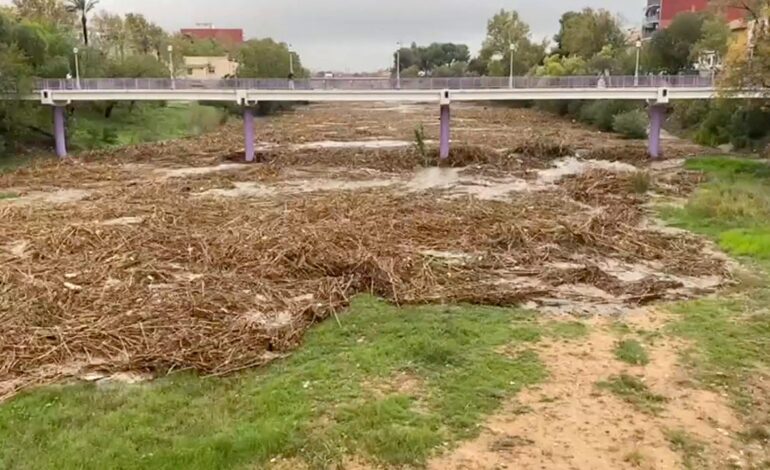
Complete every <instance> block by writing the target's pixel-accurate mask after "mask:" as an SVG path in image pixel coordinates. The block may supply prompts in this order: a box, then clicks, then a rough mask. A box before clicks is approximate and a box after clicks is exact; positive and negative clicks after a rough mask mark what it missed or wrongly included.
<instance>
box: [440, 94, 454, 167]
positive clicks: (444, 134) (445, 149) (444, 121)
mask: <svg viewBox="0 0 770 470" xmlns="http://www.w3.org/2000/svg"><path fill="white" fill-rule="evenodd" d="M450 117H451V114H450V112H449V105H448V104H442V105H441V131H440V134H439V152H438V154H439V158H440V159H441V160H446V159H447V158H449V129H450V126H449V120H450Z"/></svg>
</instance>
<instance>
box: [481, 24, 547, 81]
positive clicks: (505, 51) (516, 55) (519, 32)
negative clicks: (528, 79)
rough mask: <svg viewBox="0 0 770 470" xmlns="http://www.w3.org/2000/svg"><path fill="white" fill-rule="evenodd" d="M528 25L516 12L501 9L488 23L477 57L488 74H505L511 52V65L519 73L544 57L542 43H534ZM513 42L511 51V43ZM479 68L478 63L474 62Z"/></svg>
mask: <svg viewBox="0 0 770 470" xmlns="http://www.w3.org/2000/svg"><path fill="white" fill-rule="evenodd" d="M529 35H530V30H529V25H528V24H527V23H525V22H524V21H523V20H522V19H521V17H520V16H519V13H518V12H516V11H506V10H500V11H499V12H498V13H497V14H495V16H493V17H492V18H491V19H490V20H489V22H488V23H487V37H486V39H485V40H484V44H483V46H482V48H481V52H480V53H479V60H481V61H483V63H484V64H485V65H486V66H485V67H484V68H485V69H486V70H487V72H488V73H490V74H491V75H508V73H509V61H510V57H511V54H513V60H514V67H515V70H518V72H519V73H526V72H528V71H529V70H530V69H531V68H532V67H533V66H535V65H537V64H539V63H541V62H542V60H543V58H544V57H545V43H543V44H535V43H533V42H532V41H531V40H530V38H529ZM511 44H513V45H514V51H511V49H510V46H511ZM477 67H478V65H477Z"/></svg>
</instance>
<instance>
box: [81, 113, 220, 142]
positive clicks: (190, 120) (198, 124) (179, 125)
mask: <svg viewBox="0 0 770 470" xmlns="http://www.w3.org/2000/svg"><path fill="white" fill-rule="evenodd" d="M223 115H224V112H223V111H221V110H220V109H218V108H215V107H212V106H201V105H198V104H189V105H188V104H175V105H173V106H158V105H156V104H142V105H137V106H135V107H134V109H133V110H132V109H131V108H129V107H128V106H123V107H118V108H115V111H114V112H113V113H112V115H111V116H110V118H109V119H105V118H104V116H103V113H102V111H101V110H100V109H98V108H91V107H84V108H80V109H77V111H76V113H75V114H74V116H73V117H72V118H71V119H70V121H69V129H70V134H71V135H70V139H71V140H70V143H71V146H72V147H73V148H76V149H93V148H101V147H110V146H121V145H131V144H138V143H142V142H154V141H159V140H168V139H174V138H179V137H185V136H188V135H196V134H200V133H204V132H209V131H212V130H214V129H216V128H217V127H218V126H219V125H220V123H221V119H222V116H223ZM148 122H149V123H152V125H151V126H148V125H147V123H148Z"/></svg>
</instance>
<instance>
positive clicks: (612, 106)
mask: <svg viewBox="0 0 770 470" xmlns="http://www.w3.org/2000/svg"><path fill="white" fill-rule="evenodd" d="M637 106H638V104H635V103H633V102H630V101H623V100H601V101H593V102H591V103H590V104H587V105H585V106H583V107H582V108H581V110H580V116H579V117H580V120H581V121H584V122H587V123H590V124H593V125H594V126H596V127H598V128H599V129H601V130H603V131H611V130H612V128H613V125H614V121H615V116H616V115H618V114H621V113H625V112H628V111H633V110H634V109H635V108H636V107H637Z"/></svg>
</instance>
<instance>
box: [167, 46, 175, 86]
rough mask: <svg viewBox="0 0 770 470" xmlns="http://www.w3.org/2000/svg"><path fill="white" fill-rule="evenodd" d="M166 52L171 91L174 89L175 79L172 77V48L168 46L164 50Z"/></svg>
mask: <svg viewBox="0 0 770 470" xmlns="http://www.w3.org/2000/svg"><path fill="white" fill-rule="evenodd" d="M166 49H167V50H168V74H169V76H170V77H171V89H172V90H175V89H176V79H175V77H174V75H175V74H174V46H173V45H172V44H169V45H168V47H167V48H166Z"/></svg>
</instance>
